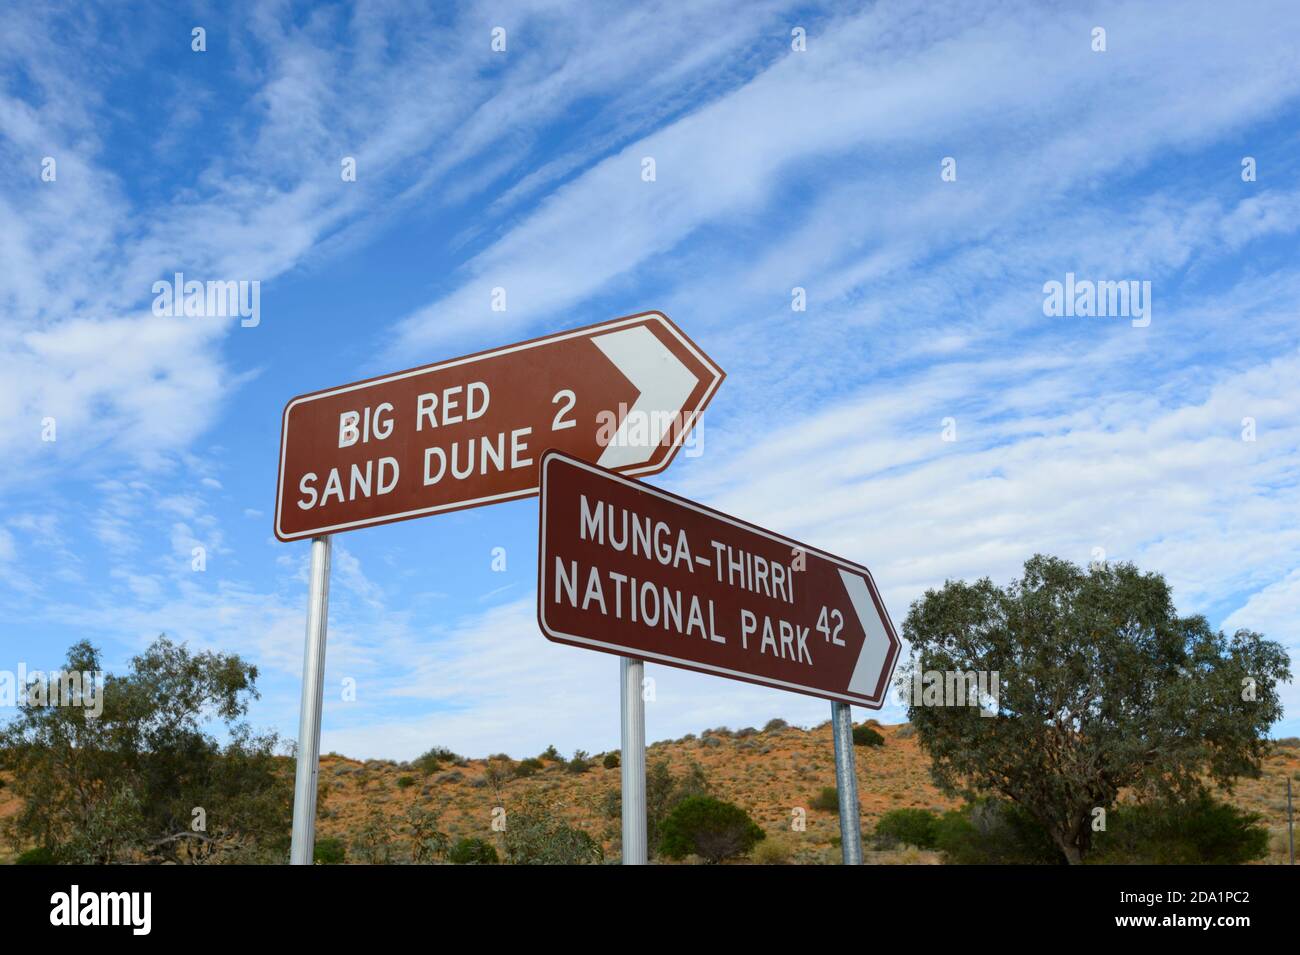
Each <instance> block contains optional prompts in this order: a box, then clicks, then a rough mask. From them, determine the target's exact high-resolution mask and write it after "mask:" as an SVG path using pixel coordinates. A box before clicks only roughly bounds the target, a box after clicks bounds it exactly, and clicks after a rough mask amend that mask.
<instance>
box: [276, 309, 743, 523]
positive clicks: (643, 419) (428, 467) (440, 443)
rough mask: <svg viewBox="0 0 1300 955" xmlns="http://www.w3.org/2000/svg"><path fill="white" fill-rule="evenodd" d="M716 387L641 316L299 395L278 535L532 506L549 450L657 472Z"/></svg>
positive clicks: (657, 317)
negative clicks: (489, 507) (500, 505)
mask: <svg viewBox="0 0 1300 955" xmlns="http://www.w3.org/2000/svg"><path fill="white" fill-rule="evenodd" d="M722 378H723V372H722V370H721V369H720V368H718V367H717V366H716V365H715V364H714V363H713V362H712V361H711V360H710V359H709V358H708V356H706V355H705V354H704V352H702V351H701V350H700V349H699V348H697V347H696V346H695V344H694V343H693V342H691V340H690V339H688V338H687V337H686V336H685V335H684V334H683V333H682V331H681V329H679V328H678V327H677V326H676V325H674V324H673V323H672V322H671V321H669V320H668V317H667V316H666V315H663V314H662V313H660V312H646V313H643V314H640V315H630V316H628V317H626V318H619V319H615V320H613V321H609V322H603V323H601V324H599V325H591V326H588V327H586V328H578V329H574V330H573V331H568V332H562V333H560V334H558V335H549V336H547V337H545V338H538V339H534V340H532V341H527V342H521V343H520V344H518V345H510V346H507V347H505V348H496V349H493V350H491V351H486V352H480V353H479V354H476V355H467V356H465V357H464V358H456V359H453V360H451V361H444V362H439V363H437V364H434V365H425V366H423V367H420V368H412V369H411V370H409V371H403V372H399V373H397V374H393V375H384V376H382V377H379V378H371V379H368V380H366V381H358V382H355V383H353V384H350V385H343V386H341V387H338V388H330V389H327V390H325V391H318V392H314V393H312V394H308V395H302V396H300V397H297V398H294V399H293V400H292V401H290V402H289V403H288V405H286V406H285V409H284V420H283V423H282V427H281V431H280V476H279V481H278V484H277V490H276V500H275V536H276V537H278V538H280V540H282V541H290V540H297V539H299V538H303V537H316V536H319V535H323V534H333V533H337V532H339V531H346V530H352V529H355V528H358V527H370V526H372V525H374V524H385V523H388V522H390V521H400V520H406V519H409V518H413V517H422V516H424V515H426V514H434V513H438V512H440V511H450V510H456V509H458V508H465V507H476V506H479V505H482V504H493V503H495V502H497V501H506V500H511V499H513V498H519V497H527V496H529V495H532V494H536V493H537V464H538V461H539V460H540V458H541V454H542V452H543V451H544V450H546V449H547V448H558V449H561V450H563V451H568V452H569V453H571V454H575V455H577V456H578V457H580V458H583V459H584V460H590V461H598V462H599V463H600V464H602V465H605V466H607V467H610V468H613V469H615V470H618V471H620V472H624V473H627V474H655V473H658V472H659V471H662V470H663V469H664V468H666V467H667V466H668V464H669V462H671V461H672V458H673V455H674V454H675V453H676V451H677V448H678V447H679V446H680V445H681V443H682V441H683V440H684V439H685V437H686V435H687V433H688V432H689V431H690V430H691V427H692V425H694V423H695V421H696V418H698V416H699V414H700V412H701V411H703V410H704V406H705V405H706V404H707V403H708V401H709V398H711V397H712V395H713V393H714V391H715V390H716V389H717V387H718V384H719V382H721V381H722Z"/></svg>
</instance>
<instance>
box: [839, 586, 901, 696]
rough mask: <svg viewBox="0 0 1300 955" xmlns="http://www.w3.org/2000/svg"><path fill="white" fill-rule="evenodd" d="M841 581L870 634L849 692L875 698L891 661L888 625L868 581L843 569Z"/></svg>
mask: <svg viewBox="0 0 1300 955" xmlns="http://www.w3.org/2000/svg"><path fill="white" fill-rule="evenodd" d="M840 579H841V580H842V581H844V589H845V590H847V591H848V593H849V600H850V602H852V604H853V612H854V613H856V614H857V615H858V622H859V623H861V624H862V632H863V633H864V634H866V636H864V637H863V638H862V649H861V650H859V651H858V662H857V663H856V664H855V665H854V667H853V676H851V677H850V678H849V692H850V693H860V694H862V695H863V696H871V695H872V694H874V693H875V692H876V686H877V685H878V684H879V683H880V674H881V671H883V670H884V668H885V666H886V664H887V662H888V660H889V651H890V648H891V645H892V642H891V641H890V639H889V631H888V630H886V629H885V622H884V621H883V620H881V619H880V613H879V611H877V610H876V602H875V601H874V600H872V599H871V591H869V590H868V589H867V582H866V580H865V579H863V578H862V577H861V576H859V575H858V574H855V573H852V572H850V571H847V570H845V569H844V568H843V567H841V568H840ZM882 699H883V697H882Z"/></svg>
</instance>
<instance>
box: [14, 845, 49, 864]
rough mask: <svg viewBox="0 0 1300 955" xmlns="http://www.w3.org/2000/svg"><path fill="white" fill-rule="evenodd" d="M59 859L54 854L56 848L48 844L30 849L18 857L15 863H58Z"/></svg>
mask: <svg viewBox="0 0 1300 955" xmlns="http://www.w3.org/2000/svg"><path fill="white" fill-rule="evenodd" d="M58 864H59V860H58V859H57V858H55V856H54V850H53V849H50V848H49V847H48V846H37V847H36V848H35V849H28V850H27V851H26V852H24V853H23V854H22V855H20V856H19V857H18V858H17V859H15V860H14V865H58Z"/></svg>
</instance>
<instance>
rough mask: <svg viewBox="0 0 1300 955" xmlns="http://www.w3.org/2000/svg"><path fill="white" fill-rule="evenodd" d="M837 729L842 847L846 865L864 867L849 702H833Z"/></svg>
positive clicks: (836, 757) (836, 787)
mask: <svg viewBox="0 0 1300 955" xmlns="http://www.w3.org/2000/svg"><path fill="white" fill-rule="evenodd" d="M831 726H832V727H833V728H834V730H835V791H836V793H837V794H838V795H839V803H840V845H841V846H842V847H843V850H844V864H845V865H862V819H861V817H860V816H859V814H858V773H857V769H856V768H855V767H854V763H853V712H852V707H850V706H849V704H847V703H840V702H838V701H832V703H831Z"/></svg>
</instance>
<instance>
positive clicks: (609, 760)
mask: <svg viewBox="0 0 1300 955" xmlns="http://www.w3.org/2000/svg"><path fill="white" fill-rule="evenodd" d="M604 766H605V768H606V769H618V766H619V761H618V753H606V754H605V760H604Z"/></svg>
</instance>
